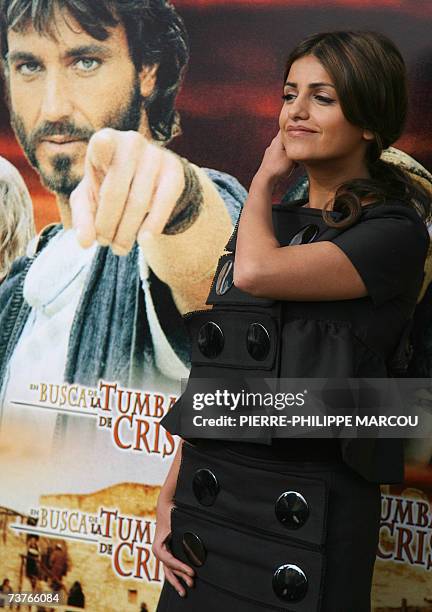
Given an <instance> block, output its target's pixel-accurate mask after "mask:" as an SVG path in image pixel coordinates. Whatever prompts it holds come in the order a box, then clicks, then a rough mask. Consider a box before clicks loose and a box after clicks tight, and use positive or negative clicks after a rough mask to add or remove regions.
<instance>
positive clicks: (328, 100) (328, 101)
mask: <svg viewBox="0 0 432 612" xmlns="http://www.w3.org/2000/svg"><path fill="white" fill-rule="evenodd" d="M315 98H316V99H317V100H318V101H319V102H322V103H323V104H331V103H332V102H334V100H333V98H328V97H327V96H320V95H316V96H315Z"/></svg>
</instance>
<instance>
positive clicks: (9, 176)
mask: <svg viewBox="0 0 432 612" xmlns="http://www.w3.org/2000/svg"><path fill="white" fill-rule="evenodd" d="M33 235H34V222H33V208H32V202H31V199H30V194H29V192H28V189H27V187H26V185H25V183H24V181H23V179H22V177H21V175H20V173H19V172H18V170H17V169H16V168H15V167H14V166H13V165H12V164H11V163H10V162H8V161H7V160H6V159H4V158H3V157H0V283H1V281H2V280H3V279H4V278H5V276H6V275H7V274H8V272H9V270H10V268H11V266H12V263H13V262H14V260H15V259H16V258H17V257H19V256H20V255H24V253H25V249H26V247H27V244H28V243H29V241H30V240H31V238H32V237H33Z"/></svg>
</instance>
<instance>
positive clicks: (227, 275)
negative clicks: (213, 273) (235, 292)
mask: <svg viewBox="0 0 432 612" xmlns="http://www.w3.org/2000/svg"><path fill="white" fill-rule="evenodd" d="M233 283H234V262H233V260H232V259H228V261H226V262H225V263H224V265H223V266H222V268H221V269H220V272H219V274H218V277H217V280H216V286H215V291H216V293H217V295H224V294H225V293H226V292H227V291H228V290H229V289H231V287H232V286H233Z"/></svg>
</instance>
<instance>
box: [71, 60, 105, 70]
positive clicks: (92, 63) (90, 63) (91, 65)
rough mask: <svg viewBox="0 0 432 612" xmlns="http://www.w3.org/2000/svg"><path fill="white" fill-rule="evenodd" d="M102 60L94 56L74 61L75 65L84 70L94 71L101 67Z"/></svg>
mask: <svg viewBox="0 0 432 612" xmlns="http://www.w3.org/2000/svg"><path fill="white" fill-rule="evenodd" d="M101 63H102V62H101V61H100V60H99V59H96V58H94V57H81V58H80V59H77V60H76V61H75V62H74V67H75V68H77V69H78V70H81V71H82V72H93V70H96V68H99V66H100V65H101Z"/></svg>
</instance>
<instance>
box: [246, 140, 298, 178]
mask: <svg viewBox="0 0 432 612" xmlns="http://www.w3.org/2000/svg"><path fill="white" fill-rule="evenodd" d="M294 166H295V162H294V161H293V160H292V159H289V157H288V156H287V154H286V151H285V148H284V145H283V142H282V135H281V132H280V130H279V132H278V133H277V135H276V136H275V137H274V138H273V140H272V141H271V143H270V145H269V146H268V147H267V149H266V150H265V153H264V157H263V159H262V162H261V165H260V167H259V168H258V171H257V173H256V175H255V179H257V180H260V181H265V182H266V183H269V184H271V185H274V184H276V183H277V181H278V180H279V179H281V178H283V177H284V176H287V175H289V174H290V172H292V170H293V168H294ZM255 179H254V180H255Z"/></svg>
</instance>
